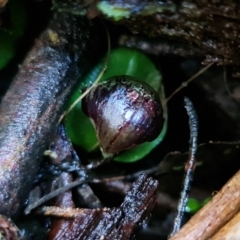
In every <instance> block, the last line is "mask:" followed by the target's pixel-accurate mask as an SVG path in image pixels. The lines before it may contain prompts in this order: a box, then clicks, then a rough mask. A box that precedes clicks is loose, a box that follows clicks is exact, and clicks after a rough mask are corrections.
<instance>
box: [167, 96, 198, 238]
mask: <svg viewBox="0 0 240 240" xmlns="http://www.w3.org/2000/svg"><path fill="white" fill-rule="evenodd" d="M184 102H185V108H186V109H187V114H188V117H189V126H190V141H189V144H190V146H189V148H190V151H189V158H188V161H187V163H186V165H185V177H184V183H183V190H182V192H181V198H180V201H179V203H178V209H177V214H176V217H175V220H174V224H173V230H172V233H171V234H170V236H173V235H174V234H175V233H176V232H178V231H179V229H180V227H181V223H182V218H183V214H184V210H185V208H186V203H187V200H188V194H189V190H190V184H191V182H192V177H193V172H194V168H195V162H196V160H195V155H196V151H197V135H198V121H197V115H196V112H195V110H194V107H193V105H192V102H191V101H190V100H189V99H188V98H186V97H185V98H184Z"/></svg>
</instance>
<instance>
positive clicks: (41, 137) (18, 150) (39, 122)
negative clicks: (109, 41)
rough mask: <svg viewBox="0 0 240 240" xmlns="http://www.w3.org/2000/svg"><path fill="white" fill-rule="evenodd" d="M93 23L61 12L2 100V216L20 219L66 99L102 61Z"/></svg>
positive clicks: (0, 155)
mask: <svg viewBox="0 0 240 240" xmlns="http://www.w3.org/2000/svg"><path fill="white" fill-rule="evenodd" d="M94 25H95V24H93V23H91V22H90V21H89V20H87V19H85V18H83V17H73V16H70V15H67V14H64V15H62V14H56V15H55V16H54V18H53V20H52V22H51V23H50V25H49V27H48V28H47V29H46V30H45V31H44V32H43V34H42V35H41V36H40V38H39V39H38V40H36V42H35V44H34V46H33V48H32V50H31V51H30V53H29V54H28V56H27V57H26V60H25V61H24V63H23V64H22V65H21V67H20V69H19V73H18V75H17V76H16V77H15V79H14V81H13V83H12V85H11V87H10V89H9V90H8V92H7V93H6V95H5V96H4V98H3V100H2V103H1V105H0V165H1V167H0V189H1V191H0V204H1V209H0V213H2V214H4V215H6V216H11V217H13V216H15V215H16V213H17V212H18V211H19V209H20V208H21V205H22V203H23V201H24V200H25V199H26V197H27V195H28V192H29V189H30V187H31V184H32V182H33V179H34V177H35V175H36V172H37V169H38V165H39V161H40V158H41V155H42V153H43V150H44V149H45V147H46V145H47V144H48V141H49V137H50V133H51V132H53V131H54V128H55V127H56V123H57V121H58V119H59V117H60V115H61V114H62V110H63V105H64V103H65V101H66V97H67V96H68V95H69V94H70V92H71V90H72V89H73V87H74V86H75V83H76V81H77V79H78V78H79V77H80V76H82V75H83V74H84V73H85V71H86V70H87V68H88V66H89V64H90V61H89V59H90V58H91V57H92V58H93V56H94V58H95V59H97V56H98V54H97V52H96V51H95V49H96V48H97V47H99V46H97V45H96V39H97V37H96V35H97V32H96V26H95V27H94ZM98 29H99V26H98ZM99 31H100V30H99ZM99 45H100V42H99ZM89 51H90V52H91V53H89ZM89 57H90V58H89Z"/></svg>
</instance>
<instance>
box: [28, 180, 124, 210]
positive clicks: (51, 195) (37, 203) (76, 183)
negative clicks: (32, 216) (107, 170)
mask: <svg viewBox="0 0 240 240" xmlns="http://www.w3.org/2000/svg"><path fill="white" fill-rule="evenodd" d="M126 177H127V176H118V177H112V178H105V179H88V180H82V179H78V180H76V181H74V182H71V183H69V184H68V185H67V186H64V187H60V188H58V189H56V190H54V191H52V192H50V193H49V194H47V195H45V196H43V197H42V198H40V199H38V200H37V201H35V202H34V203H32V204H29V205H28V206H27V207H26V208H25V210H24V213H25V214H26V215H27V214H29V213H30V212H31V211H32V210H33V209H35V208H36V207H39V206H40V205H42V204H43V203H45V202H47V201H49V200H50V199H52V198H54V197H56V196H58V195H59V194H62V193H64V192H66V191H68V190H70V189H72V188H74V187H76V186H79V185H82V184H85V183H100V182H111V181H116V180H123V179H125V178H126Z"/></svg>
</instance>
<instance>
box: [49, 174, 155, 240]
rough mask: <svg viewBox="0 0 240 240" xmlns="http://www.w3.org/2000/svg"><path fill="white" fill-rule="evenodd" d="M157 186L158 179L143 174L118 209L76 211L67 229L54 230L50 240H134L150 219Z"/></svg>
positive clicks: (68, 220)
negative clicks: (136, 233) (135, 234)
mask: <svg viewBox="0 0 240 240" xmlns="http://www.w3.org/2000/svg"><path fill="white" fill-rule="evenodd" d="M157 185H158V182H157V180H153V179H152V178H148V177H147V176H146V175H141V176H140V177H139V178H138V179H137V180H136V181H135V182H134V183H133V185H132V187H131V189H130V191H128V193H127V195H126V197H125V200H124V202H123V203H122V205H121V206H120V207H119V208H112V209H108V208H104V209H92V210H91V209H75V211H74V212H75V214H74V215H75V216H73V217H74V219H69V218H68V219H66V220H65V223H66V224H65V226H64V227H62V228H61V229H58V231H54V230H52V231H51V232H50V237H49V239H62V240H64V239H67V240H70V239H74V240H75V239H78V240H80V239H81V240H83V239H104V240H112V239H114V240H120V239H121V240H127V239H131V238H132V237H133V235H134V233H135V231H136V230H137V229H138V228H140V227H142V226H143V225H144V224H146V220H147V219H148V218H149V215H150V213H151V211H152V209H153V207H154V205H155V202H156V190H157ZM48 210H49V211H48V212H46V214H52V213H51V212H50V211H51V208H50V209H48ZM66 211H68V209H66ZM63 212H64V209H58V213H59V214H63ZM63 215H64V214H63Z"/></svg>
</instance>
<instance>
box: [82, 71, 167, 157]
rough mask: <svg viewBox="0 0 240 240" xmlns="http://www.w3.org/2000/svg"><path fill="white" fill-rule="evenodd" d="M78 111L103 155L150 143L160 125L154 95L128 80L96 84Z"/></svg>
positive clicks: (141, 84)
mask: <svg viewBox="0 0 240 240" xmlns="http://www.w3.org/2000/svg"><path fill="white" fill-rule="evenodd" d="M82 108H83V112H84V113H85V114H86V115H87V116H88V117H89V118H90V119H91V120H92V123H93V125H94V127H95V130H96V134H97V137H98V141H99V144H100V147H101V149H102V151H103V153H107V154H115V153H118V152H121V151H124V150H126V149H129V148H132V147H134V146H136V145H138V144H141V143H144V142H146V141H152V140H154V139H155V138H156V137H157V136H158V135H159V134H160V132H161V130H162V126H163V122H164V119H163V109H162V104H161V101H160V98H159V95H158V94H157V92H156V91H155V90H154V89H153V88H152V87H150V86H149V85H148V84H146V83H144V82H141V81H138V80H136V79H135V78H133V77H129V76H116V77H112V78H110V79H108V80H106V81H104V82H101V83H99V84H98V85H97V86H96V87H94V88H93V89H92V90H91V91H90V93H89V94H88V95H87V96H86V97H85V98H84V99H83V103H82Z"/></svg>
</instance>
